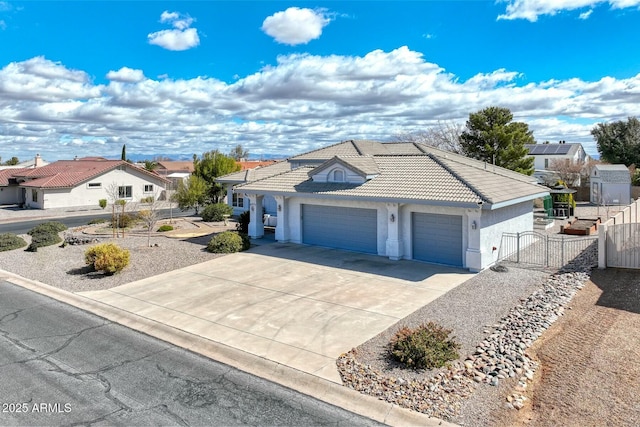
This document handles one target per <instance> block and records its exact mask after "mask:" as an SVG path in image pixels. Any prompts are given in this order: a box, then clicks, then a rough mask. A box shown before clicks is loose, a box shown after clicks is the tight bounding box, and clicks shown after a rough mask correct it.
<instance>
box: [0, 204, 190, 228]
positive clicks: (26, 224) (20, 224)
mask: <svg viewBox="0 0 640 427" xmlns="http://www.w3.org/2000/svg"><path fill="white" fill-rule="evenodd" d="M194 213H195V211H194V210H193V209H191V210H188V211H184V212H183V211H181V210H180V209H173V217H174V218H178V217H182V216H193V215H194ZM170 215H171V213H170V211H169V209H161V210H159V211H158V216H159V217H160V218H169V216H170ZM96 218H103V219H107V220H110V219H111V214H110V213H107V214H93V215H82V216H69V217H60V218H52V219H42V218H41V219H30V220H20V221H16V222H3V223H0V234H2V233H14V234H25V233H26V232H27V231H29V230H31V229H32V228H33V227H35V226H36V225H38V224H41V223H43V222H47V221H59V222H61V223H63V224H64V225H66V226H67V227H69V228H71V227H78V226H81V225H87V224H88V223H89V221H91V220H92V219H96Z"/></svg>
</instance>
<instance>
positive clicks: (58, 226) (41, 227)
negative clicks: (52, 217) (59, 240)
mask: <svg viewBox="0 0 640 427" xmlns="http://www.w3.org/2000/svg"><path fill="white" fill-rule="evenodd" d="M66 229H67V226H66V225H64V224H63V223H61V222H58V221H49V222H43V223H42V224H38V225H36V226H35V227H33V228H32V229H31V230H29V231H27V234H28V235H29V236H33V235H34V234H39V233H54V234H58V233H60V232H61V231H64V230H66Z"/></svg>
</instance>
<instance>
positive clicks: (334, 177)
mask: <svg viewBox="0 0 640 427" xmlns="http://www.w3.org/2000/svg"><path fill="white" fill-rule="evenodd" d="M331 181H333V182H344V171H343V170H342V169H336V170H334V171H333V172H332V173H331Z"/></svg>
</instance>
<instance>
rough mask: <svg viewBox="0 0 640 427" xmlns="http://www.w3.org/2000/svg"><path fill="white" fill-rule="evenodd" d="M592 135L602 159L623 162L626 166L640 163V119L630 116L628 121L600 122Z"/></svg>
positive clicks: (592, 131) (610, 161) (609, 161)
mask: <svg viewBox="0 0 640 427" xmlns="http://www.w3.org/2000/svg"><path fill="white" fill-rule="evenodd" d="M591 135H593V138H594V139H595V140H596V142H597V144H598V153H600V160H602V161H604V162H608V163H613V164H615V163H622V164H624V165H625V166H631V165H632V164H636V165H640V120H638V119H637V118H636V117H629V118H628V119H627V121H622V120H619V121H617V122H612V123H598V124H597V125H596V126H595V127H594V128H593V129H592V130H591Z"/></svg>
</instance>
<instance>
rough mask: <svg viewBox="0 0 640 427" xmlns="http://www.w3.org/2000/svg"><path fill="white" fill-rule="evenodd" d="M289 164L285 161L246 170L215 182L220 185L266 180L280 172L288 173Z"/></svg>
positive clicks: (219, 178) (217, 179) (221, 177)
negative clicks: (220, 183)
mask: <svg viewBox="0 0 640 427" xmlns="http://www.w3.org/2000/svg"><path fill="white" fill-rule="evenodd" d="M290 170H291V163H289V162H288V161H286V160H283V161H280V162H277V163H273V164H271V165H269V166H263V167H259V168H255V169H247V170H243V171H239V172H233V173H230V174H227V175H224V176H219V177H218V178H216V182H222V183H238V182H252V181H256V180H258V179H263V178H267V177H269V176H273V175H276V174H279V173H282V172H286V171H290Z"/></svg>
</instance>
